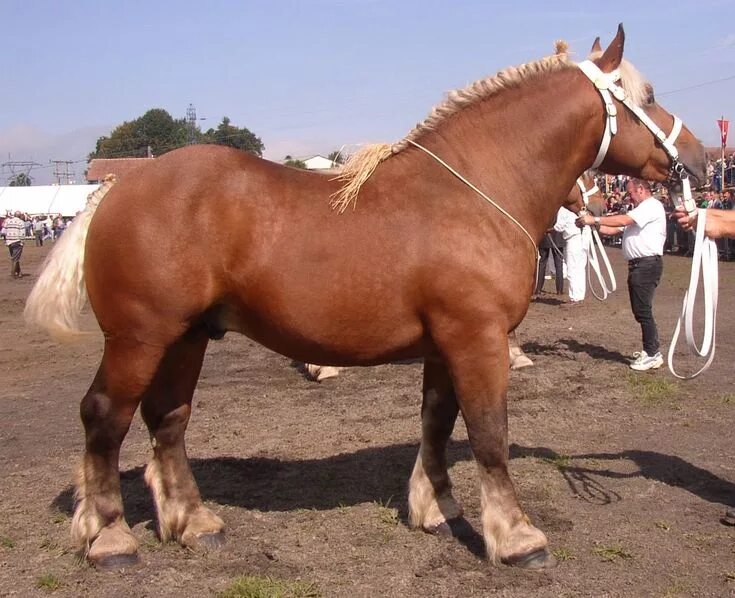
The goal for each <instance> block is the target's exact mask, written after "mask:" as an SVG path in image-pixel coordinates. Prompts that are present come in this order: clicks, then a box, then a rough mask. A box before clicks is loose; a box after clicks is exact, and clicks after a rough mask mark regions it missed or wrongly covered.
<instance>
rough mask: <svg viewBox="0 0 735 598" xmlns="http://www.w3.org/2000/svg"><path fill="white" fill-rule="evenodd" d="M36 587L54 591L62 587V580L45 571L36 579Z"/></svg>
mask: <svg viewBox="0 0 735 598" xmlns="http://www.w3.org/2000/svg"><path fill="white" fill-rule="evenodd" d="M36 587H37V588H39V589H40V590H46V591H47V592H53V591H54V590H58V589H59V588H60V587H61V581H60V580H59V578H58V577H56V576H55V575H53V574H52V573H44V574H43V575H41V577H39V578H38V579H37V580H36Z"/></svg>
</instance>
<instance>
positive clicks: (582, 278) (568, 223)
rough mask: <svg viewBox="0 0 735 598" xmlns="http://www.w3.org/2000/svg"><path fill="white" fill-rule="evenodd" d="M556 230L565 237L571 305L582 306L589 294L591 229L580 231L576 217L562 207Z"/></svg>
mask: <svg viewBox="0 0 735 598" xmlns="http://www.w3.org/2000/svg"><path fill="white" fill-rule="evenodd" d="M554 230H556V231H559V232H560V233H561V234H562V236H563V237H564V241H565V247H564V260H565V261H566V264H567V280H568V281H569V303H567V305H580V304H581V303H582V301H584V297H585V294H586V292H587V281H586V275H587V250H586V247H587V245H588V244H589V237H590V235H591V234H592V233H591V232H590V230H589V228H586V227H585V228H583V229H580V228H579V227H577V225H576V216H575V215H574V214H572V212H570V211H569V210H567V209H566V208H564V207H562V208H559V212H558V213H557V215H556V224H554Z"/></svg>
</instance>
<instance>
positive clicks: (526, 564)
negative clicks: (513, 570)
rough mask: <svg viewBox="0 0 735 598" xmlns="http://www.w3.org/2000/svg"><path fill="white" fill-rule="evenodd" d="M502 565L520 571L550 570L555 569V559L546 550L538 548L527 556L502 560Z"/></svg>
mask: <svg viewBox="0 0 735 598" xmlns="http://www.w3.org/2000/svg"><path fill="white" fill-rule="evenodd" d="M502 562H503V564H505V565H510V566H511V567H520V568H521V569H551V568H553V567H556V565H557V561H556V558H554V556H553V555H552V554H551V553H550V552H549V551H548V550H547V549H546V548H539V549H538V550H534V551H533V552H529V553H528V554H523V555H519V556H511V557H508V558H505V559H502Z"/></svg>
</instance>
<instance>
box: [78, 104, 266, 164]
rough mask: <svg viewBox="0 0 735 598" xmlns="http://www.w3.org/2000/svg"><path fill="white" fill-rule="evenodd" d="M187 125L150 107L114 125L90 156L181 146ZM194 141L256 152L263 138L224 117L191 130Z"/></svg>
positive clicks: (159, 151) (130, 155) (127, 154)
mask: <svg viewBox="0 0 735 598" xmlns="http://www.w3.org/2000/svg"><path fill="white" fill-rule="evenodd" d="M189 133H190V131H189V125H188V123H187V121H186V119H185V118H176V119H175V118H173V117H172V116H171V115H170V114H169V113H168V112H166V110H162V109H161V108H153V109H151V110H148V112H146V113H145V114H143V116H140V117H138V118H136V119H135V120H132V121H126V122H124V123H122V124H121V125H118V126H117V127H115V128H114V129H113V130H112V132H111V133H110V135H109V136H103V137H100V138H99V139H98V140H97V144H96V147H95V150H94V151H93V152H92V153H91V154H89V159H90V160H92V159H94V158H142V157H145V156H147V155H148V148H150V151H151V153H152V154H153V155H154V156H160V155H162V154H165V153H166V152H170V151H171V150H174V149H177V148H179V147H183V146H184V145H186V144H187V143H188V142H189ZM192 133H193V141H194V142H195V143H213V144H216V145H227V146H229V147H235V148H237V149H241V150H243V151H246V152H250V153H253V154H255V155H257V156H262V155H263V150H264V149H265V146H264V145H263V142H262V141H261V140H260V139H259V138H258V137H256V136H255V135H254V134H253V133H252V132H250V131H249V130H248V129H246V128H239V127H236V126H234V125H232V124H231V123H230V119H229V118H227V117H224V118H223V119H222V122H221V123H220V124H219V125H218V126H217V128H216V129H209V131H207V132H206V133H202V132H201V131H200V130H199V129H195V130H194V131H193V132H192Z"/></svg>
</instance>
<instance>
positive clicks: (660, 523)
mask: <svg viewBox="0 0 735 598" xmlns="http://www.w3.org/2000/svg"><path fill="white" fill-rule="evenodd" d="M655 525H656V527H657V528H658V529H662V530H664V531H665V532H667V531H669V530H670V529H671V524H670V523H668V522H667V521H657V522H656V523H655Z"/></svg>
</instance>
